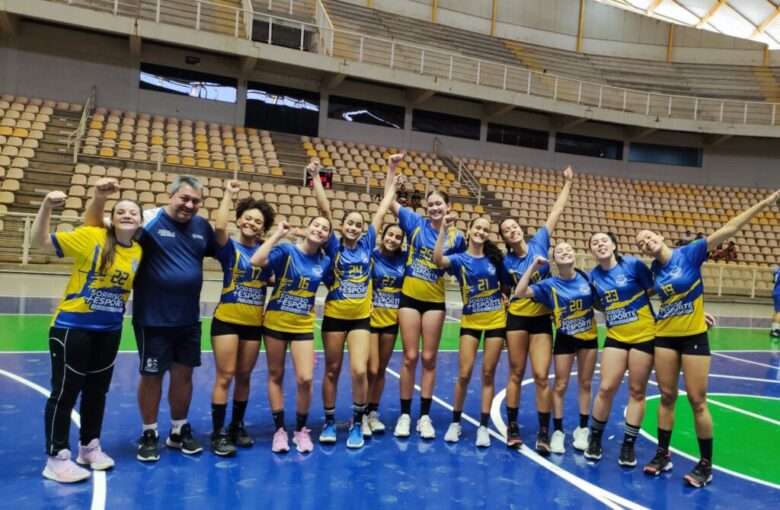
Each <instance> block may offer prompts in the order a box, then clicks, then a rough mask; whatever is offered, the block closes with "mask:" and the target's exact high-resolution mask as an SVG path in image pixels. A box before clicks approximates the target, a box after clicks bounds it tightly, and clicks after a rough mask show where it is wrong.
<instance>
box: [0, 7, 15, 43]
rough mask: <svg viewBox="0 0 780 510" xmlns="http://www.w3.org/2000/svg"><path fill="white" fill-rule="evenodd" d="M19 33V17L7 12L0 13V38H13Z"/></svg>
mask: <svg viewBox="0 0 780 510" xmlns="http://www.w3.org/2000/svg"><path fill="white" fill-rule="evenodd" d="M17 33H19V17H18V16H16V15H14V14H10V13H8V12H5V11H3V12H0V36H8V37H9V38H10V37H14V36H16V34H17Z"/></svg>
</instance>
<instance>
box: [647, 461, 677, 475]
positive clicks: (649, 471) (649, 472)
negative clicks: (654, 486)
mask: <svg viewBox="0 0 780 510" xmlns="http://www.w3.org/2000/svg"><path fill="white" fill-rule="evenodd" d="M673 467H674V464H672V463H671V462H670V463H669V464H667V465H665V466H664V467H662V468H661V469H659V470H657V471H656V470H654V469H648V468H647V467H645V469H644V470H643V471H644V472H645V474H646V475H651V476H660V475H661V474H662V473H666V472H667V471H671V470H672V468H673Z"/></svg>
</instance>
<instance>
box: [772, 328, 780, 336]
mask: <svg viewBox="0 0 780 510" xmlns="http://www.w3.org/2000/svg"><path fill="white" fill-rule="evenodd" d="M769 336H771V337H772V338H780V329H770V330H769Z"/></svg>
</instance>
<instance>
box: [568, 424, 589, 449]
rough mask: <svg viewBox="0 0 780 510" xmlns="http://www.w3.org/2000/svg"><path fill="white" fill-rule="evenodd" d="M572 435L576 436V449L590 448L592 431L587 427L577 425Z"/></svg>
mask: <svg viewBox="0 0 780 510" xmlns="http://www.w3.org/2000/svg"><path fill="white" fill-rule="evenodd" d="M571 435H572V436H574V449H576V450H580V451H581V452H584V451H585V450H587V449H588V440H589V439H590V431H589V430H588V428H587V427H577V428H576V429H574V432H572V434H571Z"/></svg>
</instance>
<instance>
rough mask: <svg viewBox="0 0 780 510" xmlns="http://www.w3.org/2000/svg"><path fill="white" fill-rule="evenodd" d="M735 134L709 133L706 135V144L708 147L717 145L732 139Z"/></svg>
mask: <svg viewBox="0 0 780 510" xmlns="http://www.w3.org/2000/svg"><path fill="white" fill-rule="evenodd" d="M732 137H733V135H707V136H705V137H704V145H705V146H706V147H715V146H716V145H720V144H722V143H723V142H725V141H727V140H729V139H731V138H732Z"/></svg>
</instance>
